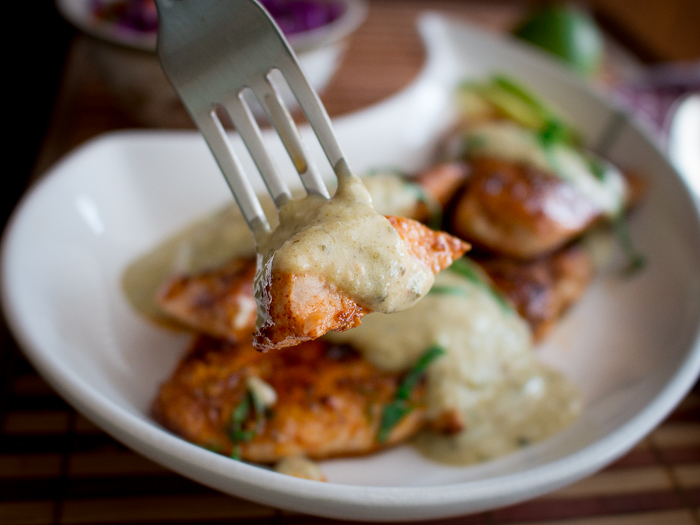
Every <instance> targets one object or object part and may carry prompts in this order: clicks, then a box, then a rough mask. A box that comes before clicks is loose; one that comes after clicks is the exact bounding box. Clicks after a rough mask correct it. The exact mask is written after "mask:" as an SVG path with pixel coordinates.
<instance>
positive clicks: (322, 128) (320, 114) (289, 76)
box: [278, 53, 346, 173]
mask: <svg viewBox="0 0 700 525" xmlns="http://www.w3.org/2000/svg"><path fill="white" fill-rule="evenodd" d="M279 58H280V60H281V61H283V63H281V64H280V65H279V67H278V69H279V71H280V72H281V73H282V76H284V78H285V80H286V81H287V84H289V87H290V88H291V89H292V93H294V96H295V97H296V99H297V102H298V103H299V107H300V108H301V109H302V111H303V112H304V115H305V116H306V120H307V121H308V122H309V124H310V125H311V128H312V129H313V130H314V133H315V134H316V137H317V138H318V141H319V142H320V143H321V147H322V148H323V151H324V152H325V154H326V157H327V158H328V161H329V162H330V164H331V166H332V167H333V169H334V170H335V171H336V173H337V171H338V167H339V162H340V161H343V164H346V163H345V155H343V152H342V150H341V149H340V145H339V144H338V141H337V140H336V138H335V133H333V128H332V127H331V119H330V118H329V117H328V113H326V108H325V107H323V104H322V103H321V100H320V99H319V98H318V95H317V94H316V92H315V91H314V90H313V88H312V87H311V86H310V85H309V81H308V80H306V77H305V76H304V74H303V73H302V71H301V68H300V67H299V65H298V64H297V62H296V60H295V59H294V57H293V55H292V54H291V53H290V54H287V55H283V56H280V57H279Z"/></svg>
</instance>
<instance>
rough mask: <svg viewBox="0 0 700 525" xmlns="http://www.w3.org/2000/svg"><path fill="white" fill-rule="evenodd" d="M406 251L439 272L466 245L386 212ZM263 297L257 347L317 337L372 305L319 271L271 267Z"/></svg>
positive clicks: (355, 321) (353, 322)
mask: <svg viewBox="0 0 700 525" xmlns="http://www.w3.org/2000/svg"><path fill="white" fill-rule="evenodd" d="M387 219H388V220H389V222H390V223H391V225H392V226H393V227H394V228H395V229H396V230H397V231H398V233H399V236H400V237H401V239H402V240H403V242H404V244H405V246H406V248H407V249H408V251H409V253H410V254H411V255H412V256H413V257H415V258H417V259H419V260H420V261H422V262H423V263H424V264H426V266H428V268H430V270H431V271H432V272H433V273H438V272H439V271H440V270H442V269H444V268H446V267H447V266H449V265H450V264H452V262H453V261H454V260H455V259H457V258H459V257H461V256H462V255H463V254H464V253H465V252H466V251H467V250H468V249H469V245H468V244H467V243H465V242H464V241H461V240H459V239H457V238H456V237H453V236H452V235H449V234H447V233H444V232H436V231H433V230H431V229H430V228H428V227H427V226H425V225H423V224H421V223H419V222H417V221H414V220H412V219H405V218H403V217H391V216H390V217H387ZM261 302H262V304H263V307H264V308H265V309H266V311H267V312H268V317H267V318H266V320H265V321H264V323H263V325H262V326H261V327H260V328H259V329H258V330H257V331H256V332H255V334H254V335H253V345H254V346H255V348H257V349H258V350H262V351H267V350H271V349H279V348H285V347H288V346H293V345H297V344H299V343H300V342H302V341H310V340H313V339H316V338H318V337H320V336H322V335H323V334H325V333H326V332H329V331H331V330H334V331H338V332H342V331H344V330H349V329H350V328H355V327H356V326H358V325H359V324H360V322H361V321H360V319H361V318H362V317H363V316H364V315H365V314H367V313H369V312H371V310H370V309H369V308H368V307H366V306H363V305H359V304H358V303H357V302H355V300H354V299H352V298H351V297H350V296H349V295H348V294H347V293H346V292H345V291H344V290H340V289H338V288H337V287H336V286H335V285H333V284H331V283H329V282H327V281H326V280H325V279H323V277H322V276H319V275H313V274H305V275H291V274H284V273H281V272H278V271H275V270H274V269H273V270H272V271H271V272H270V277H269V280H268V282H266V283H265V285H264V287H263V292H262V297H261Z"/></svg>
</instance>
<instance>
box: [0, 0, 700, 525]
mask: <svg viewBox="0 0 700 525" xmlns="http://www.w3.org/2000/svg"><path fill="white" fill-rule="evenodd" d="M370 6H371V8H370V13H369V17H368V19H367V22H366V23H365V24H364V25H363V26H362V27H361V28H360V29H359V30H358V31H357V33H356V34H355V35H354V36H353V37H352V38H351V39H350V42H349V48H348V50H347V53H346V55H345V59H344V61H343V64H342V66H341V68H340V70H339V71H338V73H337V74H336V76H335V77H334V79H333V80H332V82H331V84H330V85H329V87H328V89H327V91H326V92H325V93H324V94H323V95H322V98H323V100H324V102H325V104H326V106H327V108H328V110H329V113H330V114H331V115H332V116H337V115H342V114H345V113H348V112H351V111H355V110H358V109H361V108H363V107H366V106H368V105H370V104H373V103H376V102H379V101H381V100H382V99H384V98H386V97H388V96H390V95H391V94H393V93H395V92H397V91H398V90H400V89H401V88H403V87H404V86H406V85H407V84H409V83H410V82H411V80H413V78H415V76H416V75H417V73H418V72H419V70H420V68H421V66H422V64H423V60H424V51H423V48H422V46H421V43H420V40H419V38H418V35H417V32H416V30H415V19H416V16H417V15H418V14H419V13H420V12H422V11H424V10H426V9H431V10H437V11H441V12H447V13H451V14H453V15H454V16H459V17H462V18H464V19H466V20H469V21H471V22H473V23H477V24H479V25H481V26H483V27H487V28H491V29H495V30H503V29H506V28H508V27H510V26H511V25H512V24H513V22H514V21H515V20H517V18H518V17H519V16H520V15H521V14H522V11H523V7H522V4H520V3H517V2H515V3H513V2H503V1H500V2H481V3H479V2H458V1H449V0H373V1H372V2H371V4H370ZM103 45H104V44H101V43H99V42H96V41H94V40H92V39H90V38H88V37H85V36H78V37H77V38H76V39H75V40H74V42H73V44H72V46H71V48H70V51H69V53H68V55H67V57H66V63H65V69H64V75H63V80H62V85H61V90H60V92H59V94H58V97H57V99H56V106H55V110H54V115H53V118H52V121H51V125H50V127H49V130H48V132H47V135H46V138H45V140H44V144H43V146H42V148H41V151H40V154H39V156H38V158H37V161H36V165H35V169H34V174H33V178H35V179H36V178H38V177H40V176H41V175H42V174H43V173H44V172H45V171H46V170H47V169H48V168H49V167H50V166H51V165H52V164H53V163H54V162H55V161H56V160H57V159H58V158H60V157H61V156H62V155H64V154H66V153H67V152H68V151H70V150H71V149H72V148H74V147H76V146H77V145H79V144H81V143H83V142H85V141H86V140H89V139H90V138H92V137H95V136H97V135H99V134H101V133H104V132H107V131H112V130H118V129H130V128H156V129H163V128H173V127H187V126H188V124H187V123H186V122H185V124H182V125H177V124H173V123H172V122H170V121H169V122H165V121H163V122H144V121H143V120H142V119H141V118H139V115H135V114H133V113H132V112H130V111H129V105H128V103H127V104H124V100H128V98H127V99H125V98H124V95H125V94H124V93H119V92H116V91H115V90H114V89H112V88H110V86H109V85H108V84H107V82H106V81H105V79H104V76H103V75H102V74H101V71H100V67H99V64H98V63H96V61H95V56H96V52H97V51H96V50H99V49H100V46H103ZM136 56H137V57H140V58H136V59H137V60H141V59H142V58H143V56H141V55H138V54H137V55H136ZM625 57H626V55H625V53H624V52H622V53H620V52H619V50H618V52H617V53H616V54H615V55H614V62H615V63H613V64H609V65H608V68H607V70H606V72H605V75H608V76H610V75H612V76H614V75H615V74H616V71H618V70H621V69H628V68H629V67H634V64H633V63H632V64H630V63H628V62H625V60H626V58H625ZM132 58H133V57H132ZM123 59H124V60H131V59H130V58H129V53H126V55H125V56H124V58H123ZM174 110H175V109H174ZM0 337H1V340H0V342H1V343H2V345H1V346H0V523H3V524H58V523H132V524H133V523H174V522H176V523H209V524H216V523H235V524H242V523H258V524H266V523H275V524H306V523H310V524H316V523H318V524H321V523H335V521H334V520H327V519H321V518H312V517H310V516H306V515H301V514H293V513H288V512H284V511H280V510H277V509H274V508H271V507H266V506H263V505H258V504H255V503H251V502H248V501H244V500H241V499H238V498H234V497H230V496H226V495H223V494H220V493H218V492H215V491H212V490H210V489H208V488H206V487H203V486H201V485H199V484H197V483H195V482H193V481H190V480H188V479H185V478H183V477H181V476H179V475H177V474H174V473H172V472H170V471H168V470H167V469H164V468H163V467H160V466H159V465H156V464H154V463H152V462H151V461H149V460H148V459H145V458H143V457H142V456H140V455H138V454H136V453H134V452H132V451H130V450H129V449H127V448H125V447H124V446H123V445H121V444H120V443H118V442H117V441H115V440H114V439H112V438H111V437H110V436H108V435H107V434H105V433H104V432H102V431H101V430H100V429H98V428H97V427H95V426H94V425H93V424H91V423H90V422H89V421H87V420H86V419H84V418H83V417H82V416H80V415H79V414H77V413H76V412H75V411H74V410H72V408H70V407H69V406H68V405H67V404H66V403H65V402H64V401H63V400H62V399H61V398H60V397H59V396H57V395H56V394H55V393H54V392H53V390H52V389H51V388H50V387H49V386H48V385H46V383H44V381H43V380H42V379H41V378H40V377H39V376H38V375H37V374H36V373H35V371H34V370H33V368H32V367H31V365H30V364H29V363H28V362H27V361H26V360H25V359H24V358H23V357H22V355H21V353H20V351H19V350H18V348H17V346H16V343H15V342H14V340H13V339H12V337H11V335H10V334H9V333H8V332H7V329H6V327H4V325H2V326H0ZM699 506H700V389H699V388H698V387H697V386H696V388H695V389H694V390H693V391H692V392H691V393H690V394H689V395H688V397H687V398H686V399H685V400H684V401H683V403H682V404H681V405H680V406H679V407H678V409H677V410H676V411H675V412H674V413H673V415H672V416H670V417H669V418H668V419H667V420H666V421H665V422H664V423H663V424H662V425H661V426H660V427H659V428H658V429H656V430H655V431H654V432H653V433H652V434H651V435H650V436H649V437H648V438H646V439H645V440H644V441H643V442H642V443H641V444H639V445H638V446H637V447H636V448H635V449H634V450H632V451H631V452H629V453H628V454H627V455H626V456H624V457H623V458H622V459H620V460H619V461H617V462H616V463H615V464H613V465H611V466H610V467H608V468H607V469H605V470H604V471H602V472H600V473H598V474H596V475H594V476H592V477H590V478H587V479H585V480H583V481H580V482H578V483H576V484H574V485H571V486H569V487H567V488H565V489H562V490H560V491H558V492H555V493H552V494H549V495H547V496H545V497H542V498H538V499H536V500H533V501H529V502H527V503H523V504H520V505H515V506H512V507H508V508H503V509H498V510H495V511H492V512H487V513H482V514H478V515H473V516H465V517H460V518H453V519H449V520H441V521H438V522H436V523H441V524H451V523H455V524H457V523H459V524H465V525H467V524H482V523H483V524H494V525H495V524H506V523H507V524H514V523H528V524H547V525H560V524H562V525H563V524H568V525H574V524H591V525H627V524H639V525H647V524H649V525H651V524H677V525H681V524H683V525H685V524H688V525H689V524H695V525H700V514H699V512H698V507H699Z"/></svg>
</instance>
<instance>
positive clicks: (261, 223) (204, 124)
mask: <svg viewBox="0 0 700 525" xmlns="http://www.w3.org/2000/svg"><path fill="white" fill-rule="evenodd" d="M192 118H193V120H194V121H195V123H196V124H197V127H198V128H199V130H200V132H201V133H202V135H203V136H204V140H205V142H206V143H207V145H208V146H209V149H210V150H211V152H212V155H213V156H214V159H216V162H217V164H218V165H219V169H221V172H222V173H223V174H224V178H225V179H226V182H228V185H229V187H230V188H231V192H232V193H233V196H234V197H235V199H236V203H238V207H239V208H240V209H241V213H242V214H243V217H244V218H245V220H246V222H247V223H248V227H249V228H250V230H251V231H252V232H253V235H254V236H255V238H256V239H257V238H258V236H259V235H260V234H261V233H263V232H268V231H269V230H270V226H269V224H268V222H267V218H266V217H265V212H264V211H263V209H262V206H261V205H260V201H259V200H258V197H257V195H256V194H255V191H254V190H253V187H252V186H251V185H250V182H248V179H247V178H246V177H245V176H244V175H243V170H242V168H241V166H240V163H239V162H238V159H237V157H236V154H235V153H234V151H233V149H232V148H231V144H230V142H229V140H228V138H227V137H226V130H225V129H224V127H223V126H222V125H221V122H220V121H219V119H218V117H217V116H216V114H215V113H214V112H213V111H212V112H211V113H209V114H206V113H198V114H195V113H194V112H193V113H192Z"/></svg>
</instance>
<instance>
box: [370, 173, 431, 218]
mask: <svg viewBox="0 0 700 525" xmlns="http://www.w3.org/2000/svg"><path fill="white" fill-rule="evenodd" d="M362 182H364V184H365V187H366V188H367V191H369V193H370V195H371V196H372V205H373V206H374V209H375V210H377V213H380V214H382V215H396V216H397V217H409V218H410V217H413V216H414V214H415V212H416V207H417V206H418V204H419V203H420V194H419V193H418V190H417V188H416V186H415V185H414V184H411V183H409V182H407V181H406V180H405V179H404V178H403V177H401V176H400V175H399V174H397V173H391V172H382V173H376V174H374V175H372V176H370V177H366V178H364V179H362Z"/></svg>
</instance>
